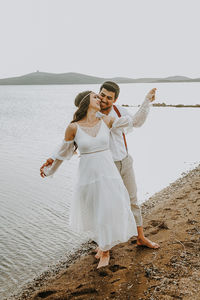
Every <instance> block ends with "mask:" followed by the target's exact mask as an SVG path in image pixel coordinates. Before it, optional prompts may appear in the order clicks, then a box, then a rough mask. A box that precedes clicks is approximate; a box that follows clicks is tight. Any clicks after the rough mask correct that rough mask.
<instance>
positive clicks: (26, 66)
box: [0, 0, 200, 78]
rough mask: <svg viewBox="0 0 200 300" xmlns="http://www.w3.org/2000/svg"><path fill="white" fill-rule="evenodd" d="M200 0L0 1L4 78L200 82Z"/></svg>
mask: <svg viewBox="0 0 200 300" xmlns="http://www.w3.org/2000/svg"><path fill="white" fill-rule="evenodd" d="M199 2H200V1H199V0H166V1H164V0H0V37H1V44H0V78H4V77H11V76H18V75H23V74H26V73H31V72H34V71H36V70H40V71H44V72H53V73H63V72H80V73H85V74H89V75H96V76H101V77H113V76H128V77H132V78H139V77H149V76H150V77H157V76H158V77H166V76H173V75H183V76H189V77H193V78H194V77H200V59H199V55H200V42H199V29H200V17H199V12H200V3H199Z"/></svg>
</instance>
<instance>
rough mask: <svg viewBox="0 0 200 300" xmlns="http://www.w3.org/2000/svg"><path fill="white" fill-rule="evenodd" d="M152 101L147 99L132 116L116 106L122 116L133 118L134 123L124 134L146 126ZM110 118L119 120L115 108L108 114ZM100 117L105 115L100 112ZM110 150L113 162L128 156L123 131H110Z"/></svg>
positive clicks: (98, 114)
mask: <svg viewBox="0 0 200 300" xmlns="http://www.w3.org/2000/svg"><path fill="white" fill-rule="evenodd" d="M150 103H151V102H150V101H149V100H148V99H147V98H145V100H144V102H143V103H142V105H141V106H140V108H139V110H138V111H137V112H136V113H135V114H134V115H132V114H131V113H130V111H129V110H128V109H126V108H125V107H122V106H120V105H116V107H117V109H118V110H119V112H120V114H121V116H122V117H123V116H129V117H131V119H132V121H131V122H130V126H129V127H128V128H124V130H123V132H124V133H128V132H130V131H132V129H133V127H140V126H142V125H143V124H144V122H145V120H146V118H147V116H148V113H149V109H150ZM108 115H109V116H112V117H115V119H118V118H119V117H118V115H117V113H116V111H115V110H114V108H112V110H111V111H110V113H109V114H108ZM97 116H98V117H101V116H104V114H102V113H100V112H98V113H97ZM110 150H111V152H112V156H113V160H114V161H120V160H122V159H124V158H125V157H126V156H127V150H126V147H125V144H124V138H123V135H122V130H112V131H110Z"/></svg>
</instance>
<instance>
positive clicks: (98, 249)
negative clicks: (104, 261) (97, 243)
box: [95, 247, 103, 259]
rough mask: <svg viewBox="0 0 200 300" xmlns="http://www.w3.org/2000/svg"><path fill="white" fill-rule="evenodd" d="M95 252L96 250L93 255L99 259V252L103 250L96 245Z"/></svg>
mask: <svg viewBox="0 0 200 300" xmlns="http://www.w3.org/2000/svg"><path fill="white" fill-rule="evenodd" d="M95 252H97V254H96V255H95V258H96V259H99V258H100V257H101V254H102V252H103V251H102V250H101V249H100V248H99V247H97V248H96V249H95Z"/></svg>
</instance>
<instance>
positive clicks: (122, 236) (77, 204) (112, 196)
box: [69, 150, 137, 251]
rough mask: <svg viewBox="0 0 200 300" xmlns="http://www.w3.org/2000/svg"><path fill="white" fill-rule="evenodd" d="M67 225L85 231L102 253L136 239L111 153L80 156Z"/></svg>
mask: <svg viewBox="0 0 200 300" xmlns="http://www.w3.org/2000/svg"><path fill="white" fill-rule="evenodd" d="M69 225H70V227H71V229H72V230H73V231H76V232H78V233H83V232H88V233H89V236H90V238H91V239H93V240H94V241H95V242H96V243H97V244H98V245H99V247H100V249H101V250H103V251H106V250H109V249H111V248H112V247H113V246H115V245H116V244H119V243H123V242H126V241H128V240H129V238H130V237H132V236H137V226H136V223H135V219H134V217H133V213H132V212H131V208H130V199H129V194H128V191H127V189H126V187H125V186H124V184H123V181H122V178H121V176H120V174H119V171H118V170H117V167H116V166H115V163H114V161H113V159H112V155H111V152H110V150H106V151H100V152H95V153H91V154H84V155H81V157H80V162H79V170H78V179H77V184H76V188H75V191H74V196H73V198H72V202H71V211H70V220H69Z"/></svg>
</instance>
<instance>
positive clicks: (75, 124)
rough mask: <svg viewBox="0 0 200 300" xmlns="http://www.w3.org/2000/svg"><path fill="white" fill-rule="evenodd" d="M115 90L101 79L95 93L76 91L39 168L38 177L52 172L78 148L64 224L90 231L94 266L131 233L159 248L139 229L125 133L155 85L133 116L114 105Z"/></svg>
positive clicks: (140, 119) (142, 113)
mask: <svg viewBox="0 0 200 300" xmlns="http://www.w3.org/2000/svg"><path fill="white" fill-rule="evenodd" d="M119 92H120V89H119V86H118V85H117V84H116V83H114V82H112V81H106V82H104V83H103V84H102V85H101V87H100V92H99V94H96V93H94V92H92V91H85V92H82V93H80V94H78V95H77V97H76V98H75V105H76V106H77V107H78V109H77V110H76V112H75V113H74V116H73V120H72V121H71V123H70V124H69V125H68V127H67V128H66V131H65V136H64V139H63V141H62V143H61V145H60V147H59V148H58V151H57V152H56V153H55V154H54V155H53V156H52V157H51V158H49V159H47V161H46V163H44V164H43V165H42V167H41V168H40V175H41V176H42V177H43V178H44V177H46V176H51V175H52V174H54V173H55V172H56V170H57V169H58V168H59V166H60V165H61V163H62V162H63V160H68V159H70V158H71V157H72V156H73V154H74V153H75V151H76V149H77V148H78V150H79V152H80V161H79V168H78V174H77V176H78V178H77V184H76V188H75V191H74V195H73V199H72V202H71V207H70V221H69V226H70V228H71V229H72V230H73V231H76V232H78V233H83V232H89V234H90V238H91V239H92V240H94V241H95V242H96V243H97V245H98V247H97V249H96V252H97V253H96V255H95V257H96V258H97V259H99V263H98V266H97V268H100V267H103V266H106V265H108V264H109V258H110V255H109V250H110V249H111V248H112V247H113V246H115V245H117V244H119V243H123V242H126V241H128V240H129V238H131V237H132V236H137V245H138V246H140V245H143V246H147V247H149V248H153V249H156V248H159V247H160V246H159V245H158V244H157V243H155V242H152V241H150V240H149V239H147V238H146V237H145V236H144V233H143V223H142V216H141V210H140V207H139V204H138V201H137V187H136V183H135V176H134V171H133V166H132V157H131V156H130V155H129V154H128V147H127V143H126V137H125V133H127V132H130V131H131V130H132V129H133V127H140V126H141V125H142V124H143V123H144V122H145V120H146V118H147V115H148V112H149V108H150V103H151V102H152V101H153V100H154V99H155V92H156V89H152V90H151V91H150V92H149V93H148V94H147V95H146V97H145V100H144V102H143V103H142V105H141V106H140V108H139V110H138V111H137V112H136V114H134V115H132V114H130V113H129V112H128V110H127V109H125V108H123V107H120V106H118V105H115V104H114V103H115V102H116V100H117V98H118V96H119Z"/></svg>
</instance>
